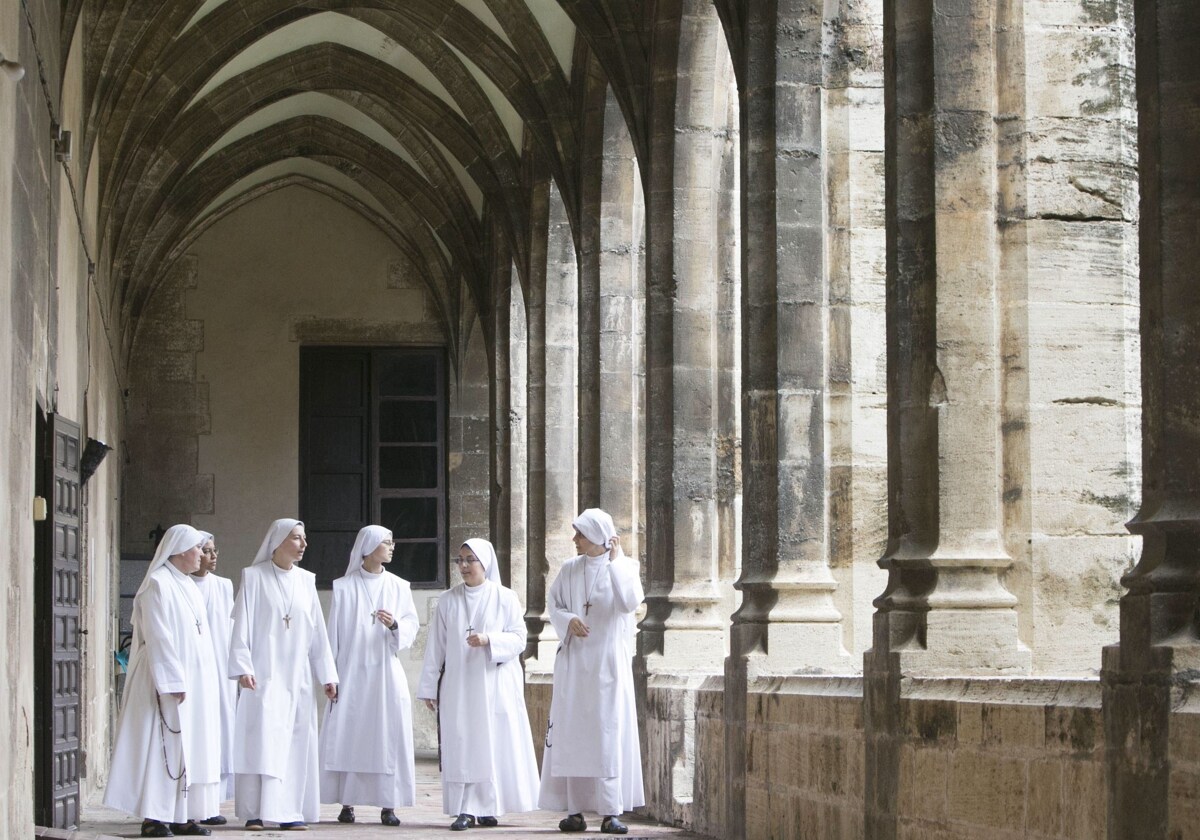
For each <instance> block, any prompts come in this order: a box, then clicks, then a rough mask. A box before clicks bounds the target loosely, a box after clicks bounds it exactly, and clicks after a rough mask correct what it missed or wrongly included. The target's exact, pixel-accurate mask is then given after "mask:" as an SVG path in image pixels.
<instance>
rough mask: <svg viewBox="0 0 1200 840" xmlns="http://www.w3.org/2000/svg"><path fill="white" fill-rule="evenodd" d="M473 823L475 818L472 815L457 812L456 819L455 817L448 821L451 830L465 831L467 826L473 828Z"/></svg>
mask: <svg viewBox="0 0 1200 840" xmlns="http://www.w3.org/2000/svg"><path fill="white" fill-rule="evenodd" d="M474 825H475V818H474V817H472V816H471V815H470V814H459V815H458V819H456V820H455V821H454V822H452V823H450V830H451V831H466V830H467V829H468V828H473V827H474Z"/></svg>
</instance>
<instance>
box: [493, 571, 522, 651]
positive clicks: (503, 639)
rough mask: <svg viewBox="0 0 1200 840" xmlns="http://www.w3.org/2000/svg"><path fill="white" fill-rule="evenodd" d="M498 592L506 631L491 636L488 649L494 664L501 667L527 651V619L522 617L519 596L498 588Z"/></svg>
mask: <svg viewBox="0 0 1200 840" xmlns="http://www.w3.org/2000/svg"><path fill="white" fill-rule="evenodd" d="M496 590H497V591H496V594H497V595H498V596H499V597H500V609H501V614H502V615H503V616H504V630H503V632H500V633H495V634H489V636H488V647H489V648H490V649H491V652H492V662H494V663H495V664H497V665H501V664H503V663H505V662H508V661H509V660H511V659H515V658H516V657H518V656H520V655H521V652H522V651H523V650H525V619H524V617H523V616H522V615H521V602H520V601H518V600H517V596H516V595H514V594H513V593H512V592H510V591H509V590H507V589H501V588H500V587H496Z"/></svg>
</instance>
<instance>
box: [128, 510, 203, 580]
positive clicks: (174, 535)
mask: <svg viewBox="0 0 1200 840" xmlns="http://www.w3.org/2000/svg"><path fill="white" fill-rule="evenodd" d="M206 539H207V538H206V537H205V535H204V533H203V532H202V531H197V530H196V529H195V528H193V527H192V526H191V525H172V526H171V527H170V528H168V529H167V532H166V533H165V534H163V538H162V541H161V542H160V543H159V544H158V548H157V550H155V552H154V558H153V559H152V560H151V561H150V567H149V568H148V569H146V576H145V577H144V578H142V583H141V586H139V587H138V590H137V595H141V594H142V592H143V591H144V590H145V589H146V587H147V586H149V585H150V575H152V574H154V573H155V572H156V571H158V570H159V569H160V568H162V567H163V566H164V565H166V562H167V561H168V560H170V559H171V558H172V557H174V556H175V555H176V554H183V552H185V551H188V550H190V549H193V548H195V547H196V546H198V545H204V543H205V541H206ZM134 597H137V596H136V595H135V596H134Z"/></svg>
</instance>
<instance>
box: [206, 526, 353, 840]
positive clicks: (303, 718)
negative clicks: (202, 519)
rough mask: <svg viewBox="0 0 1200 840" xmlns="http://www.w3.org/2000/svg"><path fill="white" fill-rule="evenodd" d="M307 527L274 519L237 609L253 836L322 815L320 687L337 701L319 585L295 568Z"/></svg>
mask: <svg viewBox="0 0 1200 840" xmlns="http://www.w3.org/2000/svg"><path fill="white" fill-rule="evenodd" d="M307 548H308V540H307V538H306V536H305V533H304V523H303V522H301V521H299V520H298V519H277V520H275V521H274V522H272V523H271V527H270V528H268V529H267V535H266V536H265V537H263V541H262V545H260V546H259V549H258V554H256V555H255V557H254V563H253V564H252V565H251V566H250V567H249V568H247V569H244V570H242V585H241V587H240V588H239V589H238V594H237V598H236V599H235V600H234V602H233V639H232V642H231V643H230V649H229V676H230V677H232V678H236V679H237V680H238V684H239V685H240V686H241V689H242V690H241V693H240V694H239V695H238V704H237V712H236V714H235V716H234V726H233V737H234V747H233V773H234V776H233V787H234V799H235V800H236V813H237V816H238V818H239V819H244V820H246V830H247V831H262V830H263V821H264V820H269V821H271V822H275V823H278V824H279V827H280V828H281V829H283V830H284V831H303V830H304V829H305V828H306V827H307V825H306V823H310V822H316V821H317V820H318V819H320V816H321V791H320V763H319V761H318V757H317V705H316V700H315V698H314V697H313V682H314V680H315V681H316V682H318V683H320V684H322V685H324V687H325V696H326V697H328V698H329V699H330V700H333V699H334V698H336V697H337V683H338V674H337V666H336V665H335V664H334V661H333V653H332V652H331V651H330V649H329V636H328V634H327V632H326V630H325V616H324V614H323V613H322V612H321V602H320V601H319V600H318V599H317V577H316V575H314V574H313V573H312V572H309V571H305V570H304V569H301V568H299V566H298V565H297V564H298V563H300V561H301V560H303V559H304V552H305V550H306V549H307Z"/></svg>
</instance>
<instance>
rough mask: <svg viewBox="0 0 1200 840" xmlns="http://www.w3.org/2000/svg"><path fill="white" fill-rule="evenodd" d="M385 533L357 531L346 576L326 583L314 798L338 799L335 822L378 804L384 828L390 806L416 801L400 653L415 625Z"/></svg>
mask: <svg viewBox="0 0 1200 840" xmlns="http://www.w3.org/2000/svg"><path fill="white" fill-rule="evenodd" d="M393 551H395V545H394V544H393V542H392V532H391V531H389V530H388V529H387V528H383V527H381V526H379V525H368V526H367V527H365V528H363V529H362V530H361V531H359V532H358V538H357V539H355V541H354V547H353V548H352V549H351V550H350V560H349V565H347V567H346V574H345V575H343V576H342V577H340V578H338V579H337V580H335V581H334V582H333V601H332V603H331V604H330V608H329V646H330V648H331V649H332V650H333V657H334V660H335V661H336V663H337V671H338V677H339V678H340V680H341V682H340V683H339V684H338V696H337V701H336V702H335V701H333V700H330V701H329V703H328V705H327V707H326V715H325V725H324V727H323V728H322V729H321V801H322V802H326V803H330V804H332V803H336V802H340V803H342V812H341V813H340V814H339V815H338V821H339V822H344V823H351V822H354V819H355V817H354V806H355V805H373V806H375V807H377V808H380V809H381V811H380V815H379V819H380V821H381V822H382V823H383V824H384V825H388V826H397V825H400V820H399V818H397V817H396V812H395V809H396V808H400V807H407V806H410V805H412V804H413V802H414V801H415V799H416V779H415V775H414V768H413V735H412V699H411V698H410V696H409V693H408V680H407V679H406V678H405V676H404V666H403V664H402V663H401V661H400V652H401V651H403V650H406V649H407V648H409V647H410V646H411V645H412V643H413V640H414V639H416V638H417V630H418V629H419V628H420V622H419V621H418V619H417V608H416V606H415V605H414V604H413V597H412V588H411V587H410V586H409V584H408V581H406V580H404V579H403V578H401V577H400V576H398V575H394V574H392V573H391V572H389V571H388V570H387V569H385V568H384V567H385V566H387V565H388V564H389V563H391V562H392V553H393Z"/></svg>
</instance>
